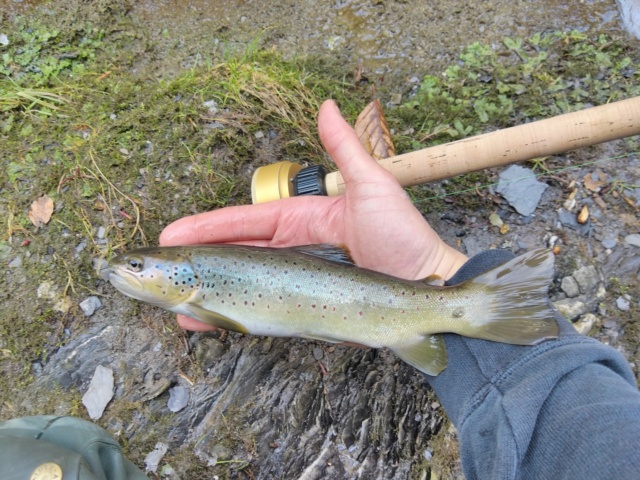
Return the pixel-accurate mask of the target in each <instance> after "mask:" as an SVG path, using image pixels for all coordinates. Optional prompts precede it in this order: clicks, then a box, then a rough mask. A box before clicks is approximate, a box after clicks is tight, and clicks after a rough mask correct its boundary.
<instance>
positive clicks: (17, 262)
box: [9, 255, 22, 268]
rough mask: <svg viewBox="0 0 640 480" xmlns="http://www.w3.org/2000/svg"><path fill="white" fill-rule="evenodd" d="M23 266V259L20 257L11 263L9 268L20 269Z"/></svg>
mask: <svg viewBox="0 0 640 480" xmlns="http://www.w3.org/2000/svg"><path fill="white" fill-rule="evenodd" d="M21 266H22V257H21V256H20V255H18V256H17V257H16V258H14V259H13V260H11V261H10V262H9V268H18V267H21Z"/></svg>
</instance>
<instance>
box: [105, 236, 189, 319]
mask: <svg viewBox="0 0 640 480" xmlns="http://www.w3.org/2000/svg"><path fill="white" fill-rule="evenodd" d="M104 276H106V277H107V278H108V280H109V281H110V282H111V284H112V285H113V286H114V287H115V288H116V289H118V290H119V291H120V292H122V293H124V294H125V295H128V296H130V297H133V298H135V299H137V300H142V301H143V302H147V303H151V304H153V305H157V306H159V307H162V308H166V309H168V310H171V309H172V307H176V306H177V305H180V304H182V303H184V302H186V301H188V300H189V299H190V298H191V297H192V296H193V295H195V293H196V292H197V290H198V287H199V286H200V281H199V279H198V275H197V274H196V273H195V272H194V269H193V266H192V264H191V261H190V258H189V255H188V254H187V253H185V251H184V250H183V249H181V248H179V247H155V248H154V247H151V248H140V249H137V250H132V251H130V252H127V253H122V254H120V255H118V256H116V257H114V258H113V259H111V261H109V264H108V271H107V272H106V273H104Z"/></svg>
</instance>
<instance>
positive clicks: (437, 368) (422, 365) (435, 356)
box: [389, 335, 447, 376]
mask: <svg viewBox="0 0 640 480" xmlns="http://www.w3.org/2000/svg"><path fill="white" fill-rule="evenodd" d="M389 349H390V350H391V351H392V352H393V353H395V354H396V355H397V356H398V357H400V358H401V359H402V360H404V361H405V362H407V363H408V364H409V365H412V366H414V367H415V368H417V369H418V370H420V371H421V372H423V373H426V374H427V375H433V376H436V375H438V374H439V373H440V372H442V371H443V370H444V369H445V367H446V366H447V350H446V349H445V345H444V338H443V337H442V335H429V336H428V337H426V338H425V339H424V340H421V341H420V342H418V343H414V344H412V345H403V346H393V347H389Z"/></svg>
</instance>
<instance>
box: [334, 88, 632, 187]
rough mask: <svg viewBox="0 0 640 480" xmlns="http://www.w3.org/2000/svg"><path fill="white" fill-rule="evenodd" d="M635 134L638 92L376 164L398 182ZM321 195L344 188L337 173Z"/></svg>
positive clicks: (407, 182)
mask: <svg viewBox="0 0 640 480" xmlns="http://www.w3.org/2000/svg"><path fill="white" fill-rule="evenodd" d="M637 134H640V97H634V98H629V99H627V100H622V101H619V102H614V103H609V104H607V105H602V106H599V107H593V108H587V109H585V110H580V111H578V112H572V113H566V114H564V115H559V116H556V117H552V118H548V119H545V120H539V121H537V122H532V123H527V124H524V125H518V126H516V127H511V128H506V129H503V130H497V131H495V132H490V133H485V134H483V135H478V136H475V137H471V138H466V139H463V140H458V141H455V142H451V143H446V144H443V145H437V146H434V147H429V148H425V149H422V150H417V151H415V152H410V153H405V154H402V155H396V156H395V157H390V158H386V159H383V160H381V161H380V162H379V163H380V164H381V165H382V166H383V167H384V168H385V169H387V170H388V171H389V172H391V173H392V174H393V176H394V177H396V178H397V179H398V182H400V184H401V185H402V186H405V187H409V186H411V185H418V184H421V183H427V182H433V181H436V180H443V179H445V178H449V177H453V176H455V175H460V174H463V173H468V172H473V171H476V170H482V169H485V168H490V167H499V166H502V165H507V164H509V163H514V162H520V161H523V160H529V159H532V158H538V157H544V156H547V155H554V154H558V153H562V152H566V151H567V150H573V149H576V148H580V147H586V146H589V145H596V144H598V143H603V142H608V141H611V140H616V139H619V138H624V137H628V136H631V135H637ZM325 186H326V189H327V194H328V195H330V196H335V195H340V194H342V193H344V189H345V183H344V180H343V178H342V175H341V174H340V172H331V173H329V174H327V176H326V178H325Z"/></svg>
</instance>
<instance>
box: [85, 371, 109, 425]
mask: <svg viewBox="0 0 640 480" xmlns="http://www.w3.org/2000/svg"><path fill="white" fill-rule="evenodd" d="M113 387H114V380H113V370H111V369H110V368H106V367H103V366H102V365H98V366H97V367H96V371H95V372H94V374H93V378H92V379H91V383H90V384H89V389H88V390H87V392H86V393H85V394H84V395H83V397H82V403H83V404H84V406H85V407H87V412H89V417H91V419H92V420H97V419H99V418H100V417H101V416H102V413H103V412H104V409H105V408H106V407H107V404H108V403H109V402H110V401H111V399H112V398H113Z"/></svg>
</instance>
